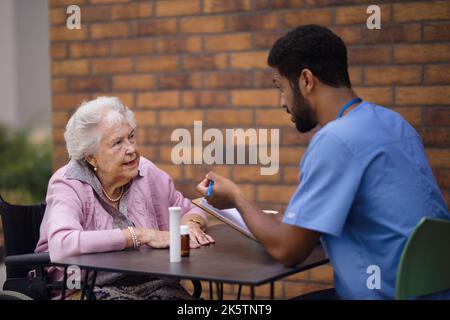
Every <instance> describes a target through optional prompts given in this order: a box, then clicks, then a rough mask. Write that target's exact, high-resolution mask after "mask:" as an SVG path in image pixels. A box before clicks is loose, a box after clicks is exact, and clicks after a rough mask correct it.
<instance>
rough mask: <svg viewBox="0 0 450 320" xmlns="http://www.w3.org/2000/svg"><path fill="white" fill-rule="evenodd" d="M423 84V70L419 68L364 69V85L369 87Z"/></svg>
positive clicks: (376, 67)
mask: <svg viewBox="0 0 450 320" xmlns="http://www.w3.org/2000/svg"><path fill="white" fill-rule="evenodd" d="M421 82H422V68H421V67H419V66H404V67H403V66H398V67H397V66H396V67H384V66H382V67H378V66H375V67H366V68H364V83H365V84H369V85H388V84H392V85H393V84H419V83H421Z"/></svg>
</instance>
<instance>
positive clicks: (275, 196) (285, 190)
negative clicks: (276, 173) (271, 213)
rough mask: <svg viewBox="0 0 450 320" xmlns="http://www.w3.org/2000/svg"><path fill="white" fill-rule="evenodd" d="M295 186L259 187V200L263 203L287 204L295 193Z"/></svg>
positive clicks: (257, 191)
mask: <svg viewBox="0 0 450 320" xmlns="http://www.w3.org/2000/svg"><path fill="white" fill-rule="evenodd" d="M295 189H296V187H295V186H277V185H259V186H258V187H257V190H256V193H257V199H258V201H262V202H273V203H285V204H287V203H288V202H289V200H290V199H291V197H292V195H293V194H294V192H295Z"/></svg>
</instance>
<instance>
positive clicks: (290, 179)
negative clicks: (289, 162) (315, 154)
mask: <svg viewBox="0 0 450 320" xmlns="http://www.w3.org/2000/svg"><path fill="white" fill-rule="evenodd" d="M283 182H284V183H286V184H299V183H300V170H299V168H298V166H285V167H284V168H283Z"/></svg>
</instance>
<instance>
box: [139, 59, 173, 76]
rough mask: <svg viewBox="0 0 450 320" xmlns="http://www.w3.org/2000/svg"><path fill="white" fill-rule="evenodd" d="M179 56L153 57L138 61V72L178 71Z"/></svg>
mask: <svg viewBox="0 0 450 320" xmlns="http://www.w3.org/2000/svg"><path fill="white" fill-rule="evenodd" d="M179 63H180V62H179V57H178V56H166V55H164V56H153V57H149V58H140V59H138V60H136V70H137V71H138V72H161V71H176V70H178V67H179Z"/></svg>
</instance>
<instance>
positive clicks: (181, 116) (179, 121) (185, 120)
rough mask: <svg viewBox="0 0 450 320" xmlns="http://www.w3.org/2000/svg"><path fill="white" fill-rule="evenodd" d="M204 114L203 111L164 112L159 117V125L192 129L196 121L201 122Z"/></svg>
mask: <svg viewBox="0 0 450 320" xmlns="http://www.w3.org/2000/svg"><path fill="white" fill-rule="evenodd" d="M202 119H203V112H201V111H191V110H189V111H164V112H161V113H160V115H159V120H160V122H159V124H160V125H161V126H166V127H167V126H170V127H183V126H184V127H192V126H193V125H194V121H201V120H202Z"/></svg>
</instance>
